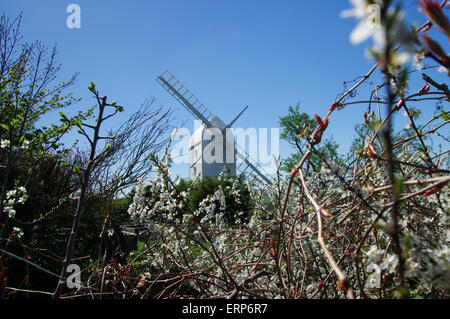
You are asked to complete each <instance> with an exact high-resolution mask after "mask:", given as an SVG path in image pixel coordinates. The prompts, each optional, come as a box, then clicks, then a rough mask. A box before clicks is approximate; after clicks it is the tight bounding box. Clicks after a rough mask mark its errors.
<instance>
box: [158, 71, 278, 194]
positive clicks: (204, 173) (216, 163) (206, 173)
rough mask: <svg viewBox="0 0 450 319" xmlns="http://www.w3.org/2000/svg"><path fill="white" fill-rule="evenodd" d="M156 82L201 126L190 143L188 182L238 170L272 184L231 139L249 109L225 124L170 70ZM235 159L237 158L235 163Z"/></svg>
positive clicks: (233, 173) (231, 173) (260, 168)
mask: <svg viewBox="0 0 450 319" xmlns="http://www.w3.org/2000/svg"><path fill="white" fill-rule="evenodd" d="M156 81H157V82H158V83H159V84H161V86H162V87H163V88H164V89H166V90H167V91H168V92H169V94H170V95H172V96H173V97H174V98H175V99H176V100H177V101H178V102H179V103H180V104H181V105H183V106H184V107H185V108H186V109H187V110H188V111H189V112H190V113H191V114H192V115H193V116H194V117H195V118H196V119H198V120H200V121H201V123H202V124H203V125H202V126H201V127H200V128H198V129H197V130H196V131H195V132H194V134H193V136H192V138H191V140H190V142H189V152H190V156H189V159H190V167H189V177H190V178H191V179H195V178H197V177H198V176H200V177H202V178H203V177H210V176H212V177H217V176H218V175H219V174H220V173H221V172H222V171H223V170H225V172H226V173H227V174H229V175H231V176H235V175H236V170H239V171H240V172H241V173H243V174H244V175H246V176H247V177H248V176H249V175H251V174H253V173H254V174H255V175H257V176H258V177H259V178H260V179H261V180H262V181H263V182H264V183H266V184H269V185H271V184H272V183H273V182H272V181H271V180H270V178H269V177H268V176H270V175H269V174H267V173H266V172H265V171H264V169H263V168H262V167H261V166H260V165H259V164H258V163H257V162H256V161H254V160H253V159H252V158H251V157H250V155H249V154H248V153H247V152H246V151H245V150H244V149H242V148H241V147H239V146H238V145H237V144H236V143H235V142H234V136H233V134H232V132H231V130H230V128H231V126H232V125H233V124H234V123H235V122H236V120H237V119H238V118H239V117H240V116H241V115H242V113H244V111H245V110H246V109H247V108H248V106H246V107H245V108H244V109H243V110H242V111H241V112H239V114H238V115H237V116H236V117H235V118H234V119H233V120H232V121H231V122H230V123H229V124H228V125H226V124H225V123H224V122H223V121H222V120H221V119H220V118H219V117H217V116H215V115H213V114H212V113H211V112H210V111H209V110H208V109H207V108H206V106H204V105H203V103H201V102H200V101H199V100H198V99H197V98H196V97H195V96H194V95H193V94H192V93H191V92H190V91H189V90H188V89H187V88H186V87H185V86H184V85H183V84H181V82H180V81H178V80H177V79H176V78H175V77H174V76H173V75H172V74H171V73H170V72H169V71H166V72H164V73H163V74H161V75H160V76H158V77H157V78H156ZM217 159H219V160H217ZM220 159H223V160H222V161H221V160H220ZM236 159H238V161H237V162H236ZM237 164H238V165H237Z"/></svg>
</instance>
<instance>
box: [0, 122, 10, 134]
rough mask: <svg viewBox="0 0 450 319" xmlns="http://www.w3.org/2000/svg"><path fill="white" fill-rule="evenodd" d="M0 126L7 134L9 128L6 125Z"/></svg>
mask: <svg viewBox="0 0 450 319" xmlns="http://www.w3.org/2000/svg"><path fill="white" fill-rule="evenodd" d="M0 126H1V127H2V128H3V129H4V130H5V131H7V132H9V126H8V125H6V124H4V123H2V124H0Z"/></svg>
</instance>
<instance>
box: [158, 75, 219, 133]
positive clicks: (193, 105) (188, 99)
mask: <svg viewBox="0 0 450 319" xmlns="http://www.w3.org/2000/svg"><path fill="white" fill-rule="evenodd" d="M156 81H158V83H159V84H161V85H162V87H163V88H165V89H166V90H167V91H168V92H169V93H170V95H172V96H173V97H174V98H175V99H177V101H178V102H179V103H180V104H181V105H183V106H184V107H185V108H186V109H187V110H188V111H189V112H191V113H192V115H194V117H195V118H197V119H199V120H200V121H202V123H203V124H204V125H205V127H207V128H211V127H212V124H211V122H210V121H209V120H210V119H211V118H212V117H213V114H212V113H211V112H210V111H209V110H208V109H207V108H206V106H204V105H203V103H201V102H200V101H199V100H198V99H197V98H196V97H195V96H194V95H193V94H192V93H191V92H190V91H189V90H188V89H187V88H186V87H185V86H184V85H183V84H181V83H180V81H178V80H177V79H176V78H175V77H174V76H173V75H172V73H170V72H169V71H166V72H164V73H163V74H161V75H160V76H158V77H157V79H156Z"/></svg>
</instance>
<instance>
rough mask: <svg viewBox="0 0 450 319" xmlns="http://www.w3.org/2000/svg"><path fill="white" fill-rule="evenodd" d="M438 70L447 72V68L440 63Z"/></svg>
mask: <svg viewBox="0 0 450 319" xmlns="http://www.w3.org/2000/svg"><path fill="white" fill-rule="evenodd" d="M438 72H439V73H448V69H447V68H446V67H445V66H443V65H441V66H440V67H439V68H438Z"/></svg>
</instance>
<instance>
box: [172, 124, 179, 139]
mask: <svg viewBox="0 0 450 319" xmlns="http://www.w3.org/2000/svg"><path fill="white" fill-rule="evenodd" d="M178 129H179V128H178V127H176V128H175V129H174V130H173V131H172V133H171V134H170V140H171V141H173V140H175V139H176V138H177V134H178Z"/></svg>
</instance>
